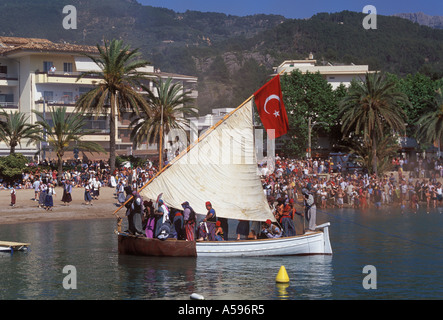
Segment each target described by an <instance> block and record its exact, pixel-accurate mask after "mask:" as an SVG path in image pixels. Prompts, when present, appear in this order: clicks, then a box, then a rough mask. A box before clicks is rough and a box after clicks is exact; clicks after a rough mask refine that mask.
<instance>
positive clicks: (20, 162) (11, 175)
mask: <svg viewBox="0 0 443 320" xmlns="http://www.w3.org/2000/svg"><path fill="white" fill-rule="evenodd" d="M27 164H28V159H27V158H26V157H25V156H24V155H22V154H21V153H13V154H10V155H9V156H6V157H0V176H1V177H2V178H3V180H5V181H8V182H10V181H14V180H16V179H21V178H22V172H23V171H24V170H25V169H26V165H27Z"/></svg>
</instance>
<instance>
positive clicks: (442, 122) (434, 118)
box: [417, 88, 443, 151]
mask: <svg viewBox="0 0 443 320" xmlns="http://www.w3.org/2000/svg"><path fill="white" fill-rule="evenodd" d="M442 91H443V88H439V89H438V90H437V91H436V94H435V96H434V98H433V99H432V100H430V101H428V105H429V106H430V107H431V110H432V111H431V112H429V113H427V114H425V115H423V116H422V117H421V118H420V120H419V121H418V124H419V125H420V128H419V130H418V133H417V137H418V138H420V139H421V140H422V141H423V142H425V143H434V142H436V141H438V142H439V147H440V141H441V139H442V138H443V92H442ZM439 151H440V150H439Z"/></svg>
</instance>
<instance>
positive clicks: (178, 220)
mask: <svg viewBox="0 0 443 320" xmlns="http://www.w3.org/2000/svg"><path fill="white" fill-rule="evenodd" d="M172 225H173V227H174V229H175V232H176V234H177V239H178V240H185V239H186V236H185V232H184V219H183V212H182V211H181V210H176V211H175V214H174V218H173V219H172Z"/></svg>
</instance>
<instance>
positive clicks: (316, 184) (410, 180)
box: [261, 156, 443, 210]
mask: <svg viewBox="0 0 443 320" xmlns="http://www.w3.org/2000/svg"><path fill="white" fill-rule="evenodd" d="M392 164H393V168H394V170H395V171H394V172H392V171H391V172H390V173H388V174H383V175H381V176H377V175H375V174H374V175H369V174H368V173H363V172H357V171H354V172H352V171H351V172H344V171H341V170H337V169H336V168H335V169H334V168H333V165H332V164H331V161H330V160H320V159H309V160H294V159H284V158H280V157H278V156H277V158H276V162H275V170H274V171H273V173H272V174H270V175H266V176H262V183H263V187H264V190H265V193H266V195H267V197H268V198H271V199H275V200H276V201H278V199H281V200H280V201H289V199H299V198H301V190H302V189H303V188H306V189H308V190H309V191H310V193H312V194H313V195H314V198H315V203H316V204H317V206H319V207H320V208H322V209H326V208H334V207H335V208H343V207H345V206H347V207H352V208H355V209H366V208H377V209H380V208H382V207H386V206H401V207H402V208H407V207H410V208H412V209H414V210H416V209H417V208H418V207H419V205H425V206H426V207H427V208H435V207H437V206H441V205H442V200H443V189H442V183H441V181H442V177H443V161H442V160H441V159H439V160H436V159H426V160H422V159H418V161H417V162H408V161H407V160H405V159H402V158H394V159H393V163H392ZM405 169H406V170H408V171H406V170H405ZM261 170H262V172H266V171H267V168H266V165H264V166H263V167H262V168H261Z"/></svg>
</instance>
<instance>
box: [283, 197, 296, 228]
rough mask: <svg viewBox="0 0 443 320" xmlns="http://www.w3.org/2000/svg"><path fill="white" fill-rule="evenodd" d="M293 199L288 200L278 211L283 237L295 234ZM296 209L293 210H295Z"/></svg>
mask: <svg viewBox="0 0 443 320" xmlns="http://www.w3.org/2000/svg"><path fill="white" fill-rule="evenodd" d="M293 204H294V199H291V200H289V203H288V204H287V205H285V206H284V207H282V208H281V211H280V215H279V218H280V225H281V226H282V228H283V236H284V237H292V236H295V235H296V234H297V231H296V230H295V225H294V220H293V219H294V210H295V208H293ZM296 211H297V210H295V212H296Z"/></svg>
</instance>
